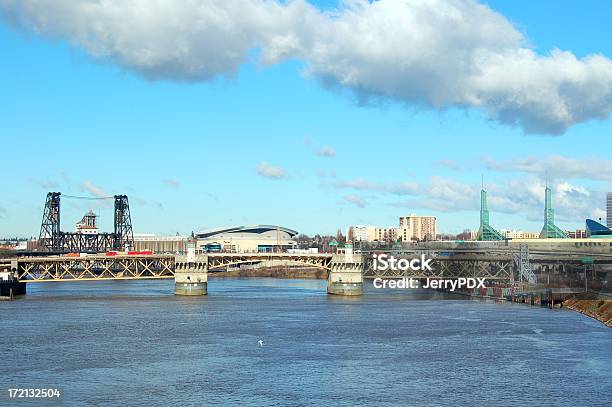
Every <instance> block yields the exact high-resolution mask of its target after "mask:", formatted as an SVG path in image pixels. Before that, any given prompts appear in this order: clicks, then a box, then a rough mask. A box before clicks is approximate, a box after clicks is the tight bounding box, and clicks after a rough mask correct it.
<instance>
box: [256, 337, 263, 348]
mask: <svg viewBox="0 0 612 407" xmlns="http://www.w3.org/2000/svg"><path fill="white" fill-rule="evenodd" d="M257 343H258V344H259V346H261V347H263V341H262V340H261V339H260V340H258V341H257Z"/></svg>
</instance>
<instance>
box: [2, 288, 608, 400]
mask: <svg viewBox="0 0 612 407" xmlns="http://www.w3.org/2000/svg"><path fill="white" fill-rule="evenodd" d="M325 284H326V282H325V281H319V280H277V279H267V278H254V279H214V280H211V281H210V283H209V295H208V296H206V297H197V298H193V297H178V296H174V295H173V288H174V283H173V281H171V280H164V281H138V282H136V281H132V282H126V281H122V282H91V283H85V282H81V283H45V284H30V285H29V286H28V294H27V296H25V297H23V298H21V299H19V300H16V301H13V302H3V303H0V311H1V317H0V318H1V326H2V333H1V335H0V338H1V339H0V341H1V343H2V353H3V359H2V360H3V361H2V372H1V373H0V390H2V392H6V389H7V388H13V387H29V388H32V387H44V388H54V387H57V388H60V389H63V391H64V395H63V399H62V400H61V404H62V405H75V406H77V405H95V406H102V405H109V406H118V405H147V406H151V405H177V406H186V405H194V406H199V405H258V406H259V405H291V406H295V405H316V406H322V405H346V406H355V405H373V406H387V405H388V406H421V405H423V406H437V405H440V406H442V405H481V406H494V405H500V406H507V405H520V406H531V405H534V406H535V405H537V406H542V405H546V406H550V405H576V406H609V405H612V330H611V329H609V328H606V327H605V326H604V325H603V324H601V323H599V322H597V321H595V320H592V319H590V318H588V317H585V316H583V315H581V314H578V313H575V312H572V311H568V310H548V309H545V308H539V307H529V306H526V305H520V304H511V303H494V302H480V301H470V300H465V299H457V297H454V296H449V295H443V294H439V293H432V292H428V291H424V290H411V289H405V290H388V289H387V290H378V289H374V288H372V287H371V285H369V286H368V287H366V293H365V295H364V296H363V297H360V298H340V297H334V296H328V295H327V294H326V291H325ZM260 340H261V341H263V346H260V344H259V343H258V341H260ZM2 397H4V398H0V404H2V403H9V404H10V402H8V401H7V399H6V396H5V395H3V396H2ZM28 404H30V403H28ZM34 404H38V405H43V403H34ZM14 405H24V403H22V402H17V403H14ZM48 405H53V404H52V403H51V404H48Z"/></svg>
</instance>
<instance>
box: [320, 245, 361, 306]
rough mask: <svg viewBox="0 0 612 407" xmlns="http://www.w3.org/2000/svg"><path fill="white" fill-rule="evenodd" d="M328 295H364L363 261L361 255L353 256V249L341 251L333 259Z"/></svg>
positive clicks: (328, 279)
mask: <svg viewBox="0 0 612 407" xmlns="http://www.w3.org/2000/svg"><path fill="white" fill-rule="evenodd" d="M327 293H328V294H335V295H347V296H349V295H350V296H353V295H362V294H363V261H362V258H361V255H354V254H353V250H352V247H348V248H346V249H345V251H344V252H340V251H339V252H338V254H336V255H334V257H333V258H332V264H331V271H330V272H329V275H328V277H327Z"/></svg>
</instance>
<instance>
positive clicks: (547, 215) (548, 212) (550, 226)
mask: <svg viewBox="0 0 612 407" xmlns="http://www.w3.org/2000/svg"><path fill="white" fill-rule="evenodd" d="M551 196H552V194H551V191H550V188H548V186H546V192H545V198H544V227H542V231H541V232H540V239H564V238H567V234H566V233H565V232H564V231H562V230H561V229H559V228H558V227H557V226H556V225H555V211H554V210H553V208H552V197H551Z"/></svg>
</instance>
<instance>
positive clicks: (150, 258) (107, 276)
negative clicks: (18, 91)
mask: <svg viewBox="0 0 612 407" xmlns="http://www.w3.org/2000/svg"><path fill="white" fill-rule="evenodd" d="M373 253H374V252H363V253H361V256H362V258H363V269H362V273H363V278H365V279H373V278H377V277H382V278H404V277H408V278H410V277H411V278H459V277H474V278H476V277H480V278H486V279H491V280H502V281H508V282H512V281H515V280H520V279H521V277H523V276H522V275H521V274H522V273H523V271H521V269H522V267H525V264H526V265H527V266H528V267H530V270H531V269H536V268H545V269H547V270H551V269H552V270H560V269H564V270H565V269H567V268H569V269H570V270H574V269H575V270H578V269H579V267H582V264H583V263H582V260H581V259H583V255H585V254H587V253H578V252H576V253H568V254H565V255H561V254H559V253H550V254H548V255H546V254H545V253H540V252H536V253H532V254H529V253H528V254H527V257H526V258H524V259H523V261H521V260H520V259H519V258H518V253H516V251H509V250H505V251H493V252H487V253H481V252H478V251H476V252H472V253H470V252H469V251H461V250H458V251H455V252H454V253H451V254H450V255H449V253H448V252H445V251H423V250H420V251H386V252H384V253H387V254H393V255H395V256H396V257H397V258H414V257H416V255H417V254H418V255H420V254H421V253H426V256H427V257H428V258H431V259H433V260H432V262H431V266H432V270H431V271H429V270H426V271H413V270H411V269H408V270H406V271H398V270H386V271H380V270H374V269H373V267H372V262H373V256H372V254H373ZM376 253H381V252H376ZM356 255H359V253H357V254H356ZM592 257H593V258H592V260H593V262H594V263H597V264H606V265H612V255H597V256H592ZM261 262H282V264H285V265H292V266H302V267H312V268H318V269H324V270H328V271H332V270H339V269H342V266H343V264H344V263H345V262H344V260H343V259H342V258H340V256H338V255H333V254H330V253H320V254H313V253H308V254H293V253H210V254H207V255H201V256H196V257H195V259H191V260H190V261H187V258H186V257H184V256H174V255H160V254H154V255H116V256H108V255H102V254H99V255H87V256H83V257H71V256H66V255H59V256H46V257H21V258H12V259H4V260H0V271H9V272H11V273H12V274H13V275H14V276H15V278H16V280H18V281H21V282H27V283H34V282H49V281H96V280H138V279H164V278H168V279H172V278H174V276H175V272H177V271H179V272H180V271H182V270H185V269H201V270H206V271H214V270H223V269H227V268H228V267H232V266H236V265H239V264H257V263H261ZM521 264H523V265H522V266H521ZM530 270H527V271H525V272H531V271H530Z"/></svg>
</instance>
